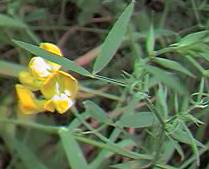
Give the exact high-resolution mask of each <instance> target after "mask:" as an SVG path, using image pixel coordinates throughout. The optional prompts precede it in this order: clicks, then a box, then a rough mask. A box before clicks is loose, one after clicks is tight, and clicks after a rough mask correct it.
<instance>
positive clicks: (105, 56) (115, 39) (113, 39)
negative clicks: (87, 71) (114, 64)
mask: <svg viewBox="0 0 209 169" xmlns="http://www.w3.org/2000/svg"><path fill="white" fill-rule="evenodd" d="M133 9H134V2H133V1H132V2H131V3H130V4H129V5H128V6H127V7H126V9H125V10H124V11H123V13H122V14H121V16H120V17H119V19H118V20H117V21H116V23H115V24H114V25H113V28H112V29H111V30H110V32H109V34H108V35H107V37H106V39H105V41H104V43H103V45H102V48H101V51H100V54H99V56H98V57H97V59H96V61H95V63H94V67H93V74H96V73H98V72H100V71H101V70H102V69H103V68H104V67H105V66H106V65H107V64H108V63H109V62H110V60H111V59H112V57H113V55H114V54H115V53H116V51H117V49H118V48H119V46H120V44H121V42H122V41H123V37H124V35H125V33H126V30H127V27H128V23H129V20H130V18H131V15H132V13H133Z"/></svg>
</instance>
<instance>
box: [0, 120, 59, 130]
mask: <svg viewBox="0 0 209 169" xmlns="http://www.w3.org/2000/svg"><path fill="white" fill-rule="evenodd" d="M0 123H9V124H14V125H20V126H24V127H30V128H34V129H38V130H42V131H45V132H48V133H57V132H58V131H59V129H60V127H54V126H46V125H42V124H38V123H31V122H25V121H22V120H13V119H0Z"/></svg>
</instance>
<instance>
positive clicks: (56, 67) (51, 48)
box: [40, 43, 63, 71]
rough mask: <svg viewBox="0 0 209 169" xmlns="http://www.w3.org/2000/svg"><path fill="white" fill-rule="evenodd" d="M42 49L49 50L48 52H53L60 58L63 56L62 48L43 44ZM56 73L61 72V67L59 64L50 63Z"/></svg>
mask: <svg viewBox="0 0 209 169" xmlns="http://www.w3.org/2000/svg"><path fill="white" fill-rule="evenodd" d="M40 48H42V49H45V50H47V51H48V52H51V53H53V54H56V55H58V56H63V54H62V52H61V50H60V48H59V47H58V46H56V45H54V44H52V43H41V44H40ZM48 63H49V64H50V65H51V66H52V68H53V70H54V71H56V70H59V69H60V68H61V66H60V65H59V64H56V63H53V62H50V61H49V62H48Z"/></svg>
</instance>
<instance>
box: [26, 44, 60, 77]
mask: <svg viewBox="0 0 209 169" xmlns="http://www.w3.org/2000/svg"><path fill="white" fill-rule="evenodd" d="M40 48H42V49H45V50H47V51H49V52H51V53H53V54H56V55H58V56H63V55H62V52H61V50H60V49H59V48H58V47H57V46H56V45H54V44H51V43H41V44H40ZM60 68H61V66H60V65H58V64H56V63H53V62H50V61H47V60H45V59H43V58H41V57H33V58H32V59H31V60H30V63H29V69H30V71H31V73H32V75H33V76H34V77H36V78H37V79H39V80H43V79H45V78H47V77H48V76H49V75H50V74H51V73H53V72H55V71H58V70H59V69H60Z"/></svg>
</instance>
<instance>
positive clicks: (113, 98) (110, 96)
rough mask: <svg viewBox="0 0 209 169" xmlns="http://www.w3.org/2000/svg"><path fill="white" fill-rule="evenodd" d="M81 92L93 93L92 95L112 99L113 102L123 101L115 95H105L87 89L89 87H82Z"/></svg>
mask: <svg viewBox="0 0 209 169" xmlns="http://www.w3.org/2000/svg"><path fill="white" fill-rule="evenodd" d="M80 90H81V91H84V92H87V93H92V94H95V95H98V96H102V97H105V98H108V99H111V100H116V101H119V102H121V101H122V99H121V98H120V97H118V96H115V95H112V94H109V93H103V92H101V91H98V90H94V89H90V88H87V87H84V86H80Z"/></svg>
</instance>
